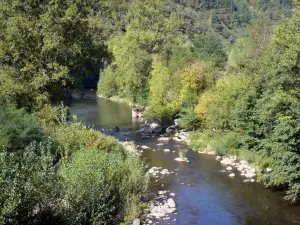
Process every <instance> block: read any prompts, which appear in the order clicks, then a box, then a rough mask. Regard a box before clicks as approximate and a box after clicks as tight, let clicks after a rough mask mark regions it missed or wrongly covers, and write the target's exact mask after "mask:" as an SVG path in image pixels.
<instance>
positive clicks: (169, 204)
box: [167, 198, 176, 208]
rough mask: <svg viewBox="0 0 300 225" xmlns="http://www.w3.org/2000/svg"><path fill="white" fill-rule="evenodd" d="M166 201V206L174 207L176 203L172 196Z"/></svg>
mask: <svg viewBox="0 0 300 225" xmlns="http://www.w3.org/2000/svg"><path fill="white" fill-rule="evenodd" d="M167 203H168V206H169V207H170V208H175V207H176V203H175V201H174V200H173V198H169V199H168V201H167Z"/></svg>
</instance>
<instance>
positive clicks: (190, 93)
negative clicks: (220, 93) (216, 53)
mask: <svg viewBox="0 0 300 225" xmlns="http://www.w3.org/2000/svg"><path fill="white" fill-rule="evenodd" d="M180 76H181V90H180V104H181V105H184V106H194V104H195V103H196V102H195V101H197V97H198V96H199V94H200V93H202V92H203V91H204V90H205V89H207V88H209V87H211V86H212V85H213V82H214V74H212V73H211V72H210V71H209V70H208V66H207V65H205V66H203V63H200V62H198V61H196V62H194V63H191V64H188V65H187V66H185V68H184V69H183V70H182V71H181V74H180Z"/></svg>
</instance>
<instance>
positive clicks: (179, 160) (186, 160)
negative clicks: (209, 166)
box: [175, 158, 190, 162]
mask: <svg viewBox="0 0 300 225" xmlns="http://www.w3.org/2000/svg"><path fill="white" fill-rule="evenodd" d="M175 160H176V161H178V162H190V161H189V160H188V159H187V158H183V159H182V158H175Z"/></svg>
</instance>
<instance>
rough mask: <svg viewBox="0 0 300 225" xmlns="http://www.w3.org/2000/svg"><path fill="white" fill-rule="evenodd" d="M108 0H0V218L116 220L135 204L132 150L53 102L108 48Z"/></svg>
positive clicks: (138, 184) (138, 169)
mask: <svg viewBox="0 0 300 225" xmlns="http://www.w3.org/2000/svg"><path fill="white" fill-rule="evenodd" d="M102 3H104V4H102ZM110 4H111V1H104V2H102V1H101V3H100V2H98V1H92V0H91V1H69V0H68V1H60V0H59V1H56V0H49V1H36V0H29V1H19V0H1V1H0V224H120V223H122V222H129V221H131V220H133V219H134V218H136V217H137V216H138V215H139V214H140V210H141V199H142V198H143V196H144V193H145V191H146V189H147V182H148V178H147V176H145V174H144V169H143V164H142V163H141V161H140V159H139V158H138V157H137V156H134V155H132V154H130V153H128V152H127V151H126V149H124V147H123V146H122V145H121V144H120V143H119V142H118V141H117V140H115V139H114V138H111V137H107V136H105V135H104V134H102V133H100V132H98V131H96V130H94V129H91V128H87V127H86V126H85V125H83V124H81V123H78V122H77V121H76V118H75V117H74V119H72V118H67V117H68V116H67V115H68V112H67V111H68V110H67V108H66V107H64V106H63V105H59V102H60V100H63V99H64V98H66V97H67V96H68V95H69V94H70V92H71V91H75V90H80V87H81V86H82V84H83V83H84V82H85V81H86V80H87V79H89V77H91V76H92V77H93V76H94V74H95V73H96V74H98V73H99V69H100V68H101V66H102V65H103V63H104V61H105V60H106V59H109V58H110V55H109V53H108V52H107V47H105V43H104V40H105V38H106V36H107V34H106V32H109V29H108V28H105V27H106V22H105V21H104V19H105V18H106V16H107V15H110V14H111V8H113V7H112V6H111V5H110ZM112 23H113V22H112Z"/></svg>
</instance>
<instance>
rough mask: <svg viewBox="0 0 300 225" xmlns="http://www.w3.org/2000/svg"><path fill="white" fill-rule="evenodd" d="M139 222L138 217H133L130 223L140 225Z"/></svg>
mask: <svg viewBox="0 0 300 225" xmlns="http://www.w3.org/2000/svg"><path fill="white" fill-rule="evenodd" d="M140 224H141V221H140V219H134V220H133V222H132V225H140Z"/></svg>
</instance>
